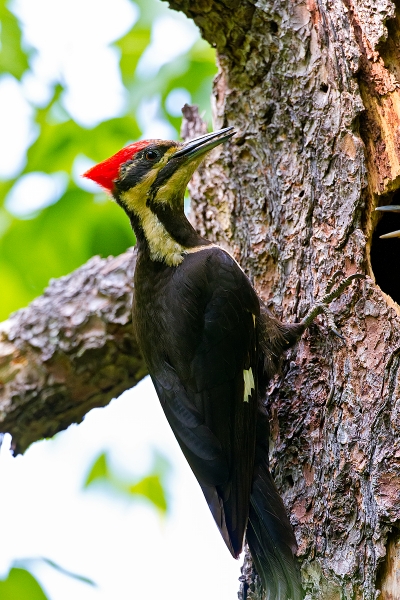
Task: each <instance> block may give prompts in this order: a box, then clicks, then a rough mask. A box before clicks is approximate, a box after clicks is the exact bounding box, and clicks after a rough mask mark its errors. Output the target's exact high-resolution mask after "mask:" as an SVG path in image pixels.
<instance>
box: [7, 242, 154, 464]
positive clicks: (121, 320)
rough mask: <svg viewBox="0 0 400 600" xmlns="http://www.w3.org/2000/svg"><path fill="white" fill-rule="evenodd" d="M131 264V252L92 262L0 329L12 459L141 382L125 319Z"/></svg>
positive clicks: (53, 286) (137, 357) (128, 316)
mask: <svg viewBox="0 0 400 600" xmlns="http://www.w3.org/2000/svg"><path fill="white" fill-rule="evenodd" d="M135 262H136V256H135V252H134V251H132V250H131V251H129V252H127V253H125V254H121V256H118V257H117V258H112V257H111V258H107V259H105V260H103V259H100V258H99V257H94V258H92V259H91V260H90V261H89V262H88V263H86V264H85V265H84V266H83V267H81V268H79V269H77V270H76V271H74V272H73V273H72V274H71V275H68V276H66V277H61V278H60V279H56V280H53V281H51V283H50V286H49V287H48V289H47V290H46V291H45V293H44V294H43V296H41V297H39V298H37V299H36V300H34V301H33V302H32V303H31V304H30V305H29V306H28V307H27V308H25V309H22V310H20V311H18V312H17V313H15V314H14V315H12V316H11V317H10V319H9V320H8V321H6V322H4V323H2V324H1V325H0V432H9V433H11V435H12V436H13V449H14V451H15V452H17V453H19V452H24V450H26V448H27V447H28V446H29V445H30V444H31V443H32V442H34V441H36V440H39V439H41V438H43V437H49V436H52V435H54V434H55V433H57V432H58V431H61V430H62V429H65V428H66V427H68V425H70V424H71V423H79V422H80V421H82V419H83V417H84V415H85V414H86V413H87V412H88V411H89V410H90V409H92V408H94V407H96V406H104V405H106V404H107V403H108V402H109V401H110V400H111V399H112V398H114V397H115V396H118V394H120V393H122V392H123V391H124V390H126V389H128V388H129V387H132V386H133V385H135V384H136V383H138V381H140V379H142V378H143V377H144V376H145V375H146V367H145V365H144V362H143V359H142V357H141V355H140V352H139V349H138V347H137V344H136V341H135V339H134V334H133V328H132V318H131V306H132V292H133V272H134V268H135Z"/></svg>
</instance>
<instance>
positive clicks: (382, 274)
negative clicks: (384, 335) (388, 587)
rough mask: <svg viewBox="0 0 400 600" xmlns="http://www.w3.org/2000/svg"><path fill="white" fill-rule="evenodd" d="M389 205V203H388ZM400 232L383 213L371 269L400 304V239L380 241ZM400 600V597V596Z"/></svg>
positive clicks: (396, 199)
mask: <svg viewBox="0 0 400 600" xmlns="http://www.w3.org/2000/svg"><path fill="white" fill-rule="evenodd" d="M387 204H389V203H387ZM391 204H400V190H399V191H397V192H396V193H395V194H394V195H393V198H392V202H391ZM398 230H400V213H390V212H388V213H382V218H381V219H380V221H379V222H378V224H377V226H376V228H375V231H374V233H373V236H372V244H371V267H372V270H373V272H374V275H375V281H376V283H377V284H378V285H379V287H380V288H381V290H382V291H383V292H385V294H388V296H391V298H393V300H394V301H395V302H397V304H400V277H399V266H398V265H399V263H400V238H392V239H388V240H380V239H379V236H381V235H384V234H385V233H390V232H392V231H398ZM399 598H400V596H399Z"/></svg>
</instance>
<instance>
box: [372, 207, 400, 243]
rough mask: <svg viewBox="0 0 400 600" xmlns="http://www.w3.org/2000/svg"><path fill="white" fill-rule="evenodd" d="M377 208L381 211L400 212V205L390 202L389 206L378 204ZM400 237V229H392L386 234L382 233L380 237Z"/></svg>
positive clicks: (387, 238)
mask: <svg viewBox="0 0 400 600" xmlns="http://www.w3.org/2000/svg"><path fill="white" fill-rule="evenodd" d="M375 210H378V211H380V212H393V213H400V206H398V205H396V204H390V205H389V206H378V207H377V208H376V209H375ZM396 237H400V229H398V230H397V231H391V232H390V233H385V235H380V236H379V238H380V239H381V240H389V239H391V238H396Z"/></svg>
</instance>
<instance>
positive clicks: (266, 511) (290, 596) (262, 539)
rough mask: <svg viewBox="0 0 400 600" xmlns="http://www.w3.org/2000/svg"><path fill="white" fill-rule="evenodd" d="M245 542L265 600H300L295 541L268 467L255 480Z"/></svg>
mask: <svg viewBox="0 0 400 600" xmlns="http://www.w3.org/2000/svg"><path fill="white" fill-rule="evenodd" d="M246 538H247V543H248V545H249V548H250V552H251V556H252V558H253V563H254V566H255V568H256V571H257V573H258V575H259V577H260V579H261V582H262V585H263V588H264V592H265V596H264V598H265V600H301V599H302V598H303V591H302V588H301V581H300V571H299V566H298V563H297V559H296V556H295V552H296V539H295V537H294V534H293V531H292V527H291V525H290V521H289V519H288V517H287V514H286V510H285V506H284V504H283V502H282V499H281V497H280V496H279V493H278V490H277V489H276V486H275V484H274V482H273V479H272V477H271V474H270V472H269V469H268V466H267V465H266V464H263V465H261V466H260V465H259V469H258V475H257V477H256V479H255V480H254V484H253V489H252V495H251V500H250V515H249V522H248V526H247V532H246Z"/></svg>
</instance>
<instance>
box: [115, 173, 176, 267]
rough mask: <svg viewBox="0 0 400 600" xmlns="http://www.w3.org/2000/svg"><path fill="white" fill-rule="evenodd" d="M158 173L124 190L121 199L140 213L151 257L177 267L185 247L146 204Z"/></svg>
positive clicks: (135, 211)
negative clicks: (173, 237)
mask: <svg viewBox="0 0 400 600" xmlns="http://www.w3.org/2000/svg"><path fill="white" fill-rule="evenodd" d="M150 175H151V176H150ZM156 175H157V173H149V175H148V176H147V177H146V178H145V179H144V180H143V181H141V182H140V183H139V184H138V185H136V186H135V187H134V188H132V189H130V190H128V191H127V192H123V193H122V194H121V200H122V201H123V202H124V203H125V204H126V206H127V207H128V208H130V209H131V210H132V211H133V212H134V213H136V214H137V215H138V217H139V220H140V223H141V226H142V228H143V231H144V235H145V236H146V239H147V242H148V244H149V248H150V256H151V258H152V259H153V260H163V261H164V262H165V263H166V264H167V265H169V266H170V267H176V266H177V265H179V264H180V263H181V262H182V261H183V256H182V253H183V251H184V250H185V248H184V247H183V246H181V245H180V244H178V242H175V240H173V239H172V237H171V236H170V235H169V233H168V231H167V230H166V229H165V227H164V225H163V224H162V223H161V221H160V220H159V218H158V217H157V215H155V214H154V213H153V212H152V211H151V210H150V208H149V207H148V206H146V198H147V191H148V190H149V188H150V186H151V184H152V183H153V181H154V179H155V177H156Z"/></svg>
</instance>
